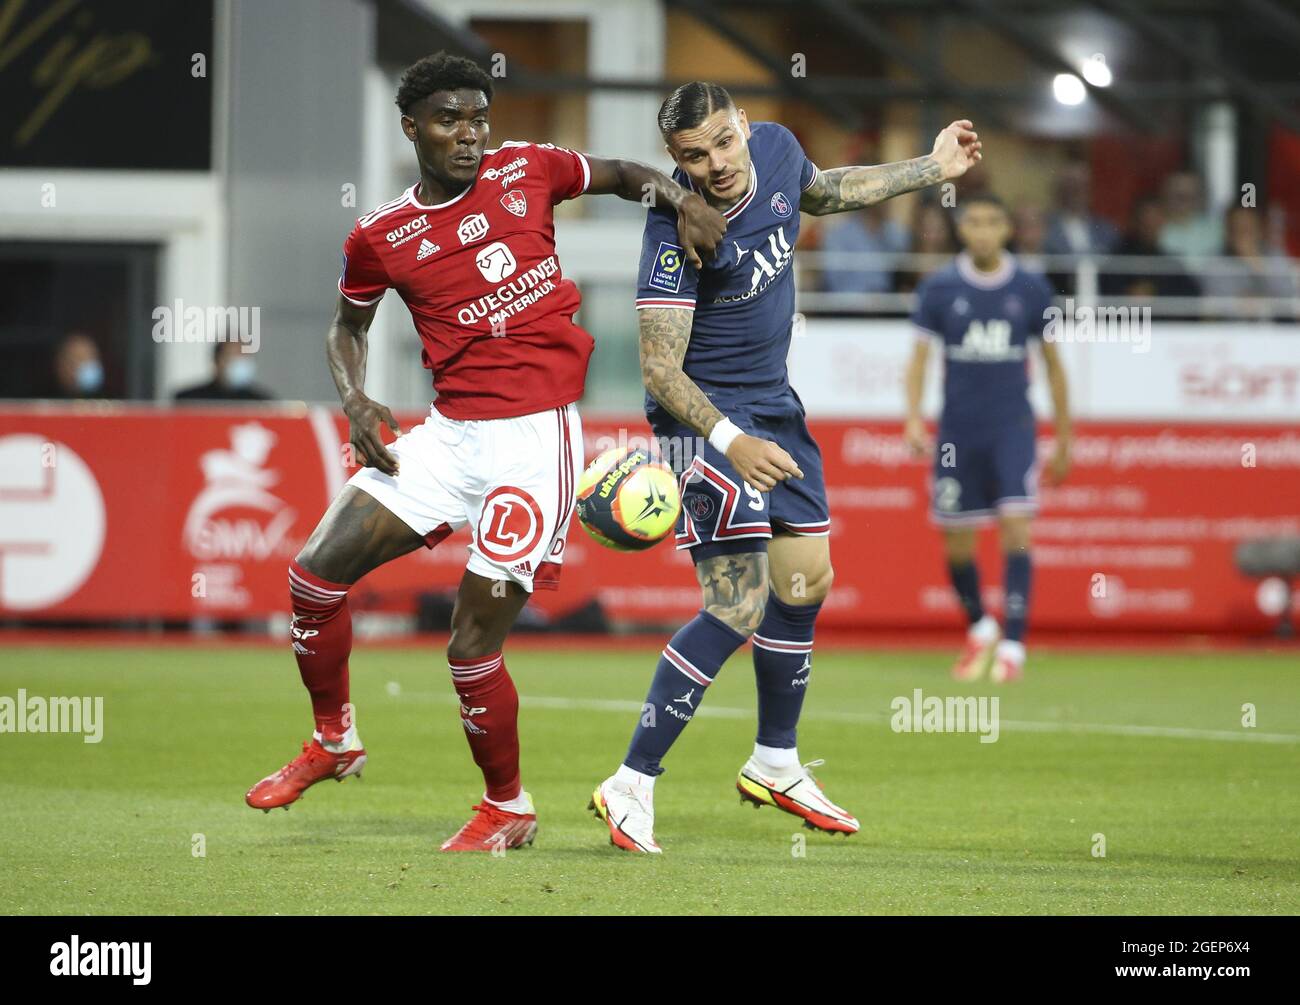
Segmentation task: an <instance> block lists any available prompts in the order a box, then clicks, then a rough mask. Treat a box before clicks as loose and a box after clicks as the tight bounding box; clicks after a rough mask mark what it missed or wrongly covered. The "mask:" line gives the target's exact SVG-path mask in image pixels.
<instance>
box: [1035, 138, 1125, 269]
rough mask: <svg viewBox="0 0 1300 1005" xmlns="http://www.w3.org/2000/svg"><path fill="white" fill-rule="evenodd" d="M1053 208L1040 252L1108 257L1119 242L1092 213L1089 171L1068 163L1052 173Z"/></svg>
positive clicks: (1084, 166)
mask: <svg viewBox="0 0 1300 1005" xmlns="http://www.w3.org/2000/svg"><path fill="white" fill-rule="evenodd" d="M1054 194H1055V200H1056V204H1055V208H1054V209H1053V210H1052V213H1051V215H1050V217H1049V218H1048V222H1047V237H1046V241H1045V243H1044V246H1043V250H1044V252H1045V253H1046V254H1049V255H1108V254H1110V253H1111V252H1112V251H1113V250H1114V249H1115V245H1116V244H1118V243H1119V232H1118V231H1117V230H1116V229H1115V226H1114V225H1113V224H1112V223H1111V222H1110V221H1109V220H1106V219H1103V218H1102V217H1100V216H1095V215H1094V214H1093V212H1092V170H1091V169H1090V168H1089V167H1088V165H1087V164H1086V163H1084V162H1083V161H1070V162H1069V163H1068V164H1066V165H1065V166H1064V167H1062V168H1061V169H1060V170H1059V171H1058V172H1057V173H1056V184H1055V186H1054Z"/></svg>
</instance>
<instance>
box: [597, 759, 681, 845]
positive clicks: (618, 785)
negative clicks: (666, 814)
mask: <svg viewBox="0 0 1300 1005" xmlns="http://www.w3.org/2000/svg"><path fill="white" fill-rule="evenodd" d="M587 809H589V810H593V811H595V815H596V816H597V817H598V818H599V819H601V820H603V821H605V823H606V824H607V825H608V826H609V841H610V844H613V845H616V846H617V847H619V848H622V849H624V850H625V851H631V852H644V853H648V854H651V855H659V854H661V853H662V852H663V849H662V848H660V847H659V844H658V842H656V841H655V834H654V829H655V807H654V789H653V788H652V787H651V786H649V785H638V784H636V783H635V782H626V781H623V780H622V779H620V778H619V777H618V776H617V775H611V776H610V777H609V778H606V779H605V780H604V781H603V782H601V783H600V784H599V785H598V786H596V791H595V792H593V793H592V794H591V801H590V802H589V803H587Z"/></svg>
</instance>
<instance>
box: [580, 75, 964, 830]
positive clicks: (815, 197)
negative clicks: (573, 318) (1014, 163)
mask: <svg viewBox="0 0 1300 1005" xmlns="http://www.w3.org/2000/svg"><path fill="white" fill-rule="evenodd" d="M658 124H659V131H660V133H661V134H662V135H663V137H664V141H665V143H666V144H667V149H668V153H669V154H670V155H671V156H672V158H673V160H674V162H675V163H676V164H677V170H676V172H675V173H674V175H673V177H674V179H675V180H676V181H678V182H680V183H681V184H682V185H683V186H686V187H688V188H690V189H692V190H693V191H696V192H698V193H700V194H701V195H702V196H703V197H704V199H705V200H706V201H707V202H708V203H709V204H710V205H712V206H714V207H715V208H717V209H719V210H721V211H722V215H723V217H724V218H725V219H726V221H727V232H726V235H725V238H724V240H723V242H722V245H721V246H720V248H719V249H718V251H717V252H716V254H715V255H714V256H713V257H711V258H708V259H707V260H705V261H701V260H700V256H698V255H690V254H688V253H687V252H686V251H685V249H683V247H682V246H681V244H680V242H679V241H678V239H677V237H676V236H675V226H674V224H673V216H672V213H671V211H670V210H669V209H668V208H667V207H654V208H651V209H650V211H649V213H648V214H647V219H646V226H645V233H644V237H643V240H642V251H641V263H640V275H639V289H638V294H637V302H636V306H637V311H638V320H639V325H640V334H641V371H642V378H643V381H644V383H645V386H646V391H647V396H646V415H647V418H648V419H649V421H650V425H651V428H652V429H653V431H654V434H655V436H656V437H657V438H658V439H659V441H660V443H661V444H662V445H663V446H664V452H665V457H666V459H668V460H669V461H670V462H671V463H672V464H673V466H674V469H675V470H676V471H677V473H678V475H679V477H680V478H681V485H682V517H681V520H680V523H679V524H678V528H677V546H678V548H682V549H687V550H689V551H690V553H691V558H692V559H693V561H694V562H695V574H696V578H697V579H698V581H699V584H700V588H701V590H702V591H703V609H702V610H701V611H700V612H699V613H698V614H697V615H696V617H695V618H694V619H692V620H691V621H690V622H689V623H688V624H687V625H685V626H683V627H682V628H681V630H680V631H678V632H677V634H676V635H674V636H673V638H672V640H671V641H670V642H669V643H668V645H667V646H666V647H665V648H664V650H663V653H662V654H661V656H660V658H659V663H658V666H657V668H656V670H655V673H654V678H653V680H652V682H651V684H650V692H649V695H648V697H647V698H646V703H645V708H644V711H643V713H642V715H641V718H640V721H639V723H638V725H637V727H636V729H635V731H634V733H633V736H632V742H631V745H630V747H629V749H628V753H627V756H626V757H625V758H624V760H623V764H622V765H621V766H620V767H619V769H618V771H617V772H616V773H615V774H614V775H612V776H611V777H610V778H608V779H606V780H605V781H604V782H602V783H601V784H600V785H599V786H598V787H597V789H596V791H595V792H594V793H593V795H592V800H591V808H592V809H593V810H595V811H596V814H597V815H598V816H599V817H600V818H601V819H602V820H604V821H605V823H606V824H607V825H608V827H609V833H610V838H611V840H612V841H613V843H614V844H615V845H617V846H618V847H620V848H624V849H627V850H628V851H634V852H658V851H660V848H659V845H658V844H657V842H656V841H655V838H654V807H653V792H654V783H655V778H656V777H657V776H658V775H659V774H660V773H661V772H662V770H663V769H662V767H661V766H660V762H661V761H662V759H663V757H664V755H665V754H667V752H668V749H669V748H670V747H671V746H672V744H673V742H674V741H675V740H676V739H677V737H678V736H679V735H680V734H681V732H682V730H683V729H684V728H685V726H686V724H687V723H688V722H690V721H691V719H692V717H693V716H694V714H695V710H696V709H697V708H698V707H699V703H700V701H701V700H702V699H703V697H704V694H705V692H706V690H707V689H708V686H709V684H710V683H712V681H713V679H714V677H715V676H716V674H717V673H718V671H719V669H720V668H721V667H722V664H723V663H724V662H725V661H726V660H727V658H728V657H729V656H730V655H731V654H732V653H733V652H735V651H736V650H737V649H738V648H740V646H741V645H743V644H744V643H745V641H746V640H748V639H749V638H751V637H752V638H753V640H754V670H755V674H756V675H757V683H758V735H757V741H756V743H755V746H754V751H753V755H752V756H751V757H750V758H749V759H748V761H747V762H746V763H745V765H744V766H743V767H742V768H741V771H740V775H739V777H738V779H737V782H736V786H737V788H738V789H739V790H740V793H741V797H742V799H748V800H750V801H752V802H754V803H755V805H769V806H777V807H779V808H781V809H783V810H785V811H787V812H789V813H792V814H794V815H796V816H798V817H800V818H802V819H803V820H804V822H805V823H806V824H807V825H808V826H811V827H816V828H820V829H822V830H827V831H832V832H837V833H853V832H854V831H856V830H857V829H858V822H857V820H855V819H854V818H853V816H852V815H851V814H850V813H848V812H846V811H845V810H843V809H841V808H840V807H838V806H836V805H835V804H834V803H832V802H831V801H830V800H829V799H827V798H826V796H825V794H824V793H823V792H822V790H821V787H820V785H819V784H818V783H817V781H816V780H815V779H814V778H813V777H812V775H811V774H810V773H809V771H808V768H807V766H804V765H802V764H801V763H800V759H799V754H798V750H797V748H796V745H795V728H796V725H797V723H798V721H799V712H800V708H801V707H802V704H803V698H804V695H805V693H806V692H807V688H808V678H809V674H810V671H811V667H812V649H813V624H814V622H815V620H816V618H817V612H818V610H819V609H820V607H821V604H822V602H823V601H824V600H825V598H826V595H827V593H828V591H829V590H830V586H831V561H830V547H829V533H830V510H829V508H828V506H827V502H826V487H825V485H824V483H823V480H822V463H821V453H820V451H819V450H818V448H817V444H816V443H815V442H814V441H813V439H812V437H811V436H810V435H809V433H808V428H807V426H806V425H805V423H804V408H803V404H802V403H801V402H800V400H799V396H798V395H797V394H795V392H794V390H793V389H792V388H791V387H790V384H789V381H788V379H787V374H786V356H787V354H788V352H789V349H790V336H791V327H792V324H793V321H794V315H795V310H794V270H793V266H792V261H791V259H792V255H793V250H794V246H795V244H796V242H797V241H798V239H799V213H800V211H802V212H805V213H811V214H813V215H817V216H820V215H824V214H827V213H841V212H847V211H850V210H857V209H861V208H862V207H864V206H869V205H871V204H873V203H877V202H880V201H882V200H884V199H888V198H890V197H891V196H894V195H898V194H899V193H902V192H910V191H914V190H915V189H919V188H923V187H925V186H928V185H934V184H936V183H938V182H941V181H943V180H945V179H948V178H956V177H959V176H960V175H962V174H964V173H965V172H966V170H967V169H968V168H969V167H970V166H971V165H972V164H974V163H975V162H976V161H978V160H979V159H980V143H979V139H978V137H977V136H976V134H975V133H974V131H973V130H972V128H971V124H970V122H967V121H965V120H962V121H959V122H954V123H952V124H951V125H950V126H948V128H946V129H944V130H943V132H941V133H940V134H939V136H938V138H937V139H936V140H935V144H934V149H933V151H932V152H931V153H929V154H927V155H926V156H923V157H917V158H915V159H913V160H908V161H901V162H898V163H895V164H882V165H877V166H875V167H841V168H834V169H832V170H827V171H819V170H818V169H817V167H816V165H814V164H813V163H812V161H810V160H809V159H808V158H807V156H805V154H804V152H803V149H802V148H801V147H800V146H799V142H798V141H797V140H796V139H795V137H794V135H793V134H792V133H791V132H790V131H789V130H788V129H786V128H785V127H784V126H782V125H779V124H777V123H775V122H756V123H752V124H751V123H750V122H749V120H748V118H747V117H746V115H745V112H744V110H743V109H739V108H737V107H736V105H735V103H734V102H733V101H732V100H731V96H730V95H729V94H727V92H726V90H725V89H723V88H722V87H719V86H718V85H717V84H710V83H702V82H698V81H697V82H694V83H690V84H684V85H683V86H681V87H679V88H678V89H677V90H676V91H674V92H673V93H672V94H671V95H670V96H669V97H668V99H667V100H666V101H665V102H664V103H663V106H662V107H661V108H660V110H659V122H658Z"/></svg>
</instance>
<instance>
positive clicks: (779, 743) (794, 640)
mask: <svg viewBox="0 0 1300 1005" xmlns="http://www.w3.org/2000/svg"><path fill="white" fill-rule="evenodd" d="M821 609H822V605H821V604H806V605H803V606H795V605H794V604H787V603H784V602H782V601H781V600H778V599H777V596H776V594H775V593H772V594H769V595H768V598H767V609H766V610H765V611H764V612H763V621H762V623H761V624H760V625H759V626H758V630H757V631H756V632H754V677H755V678H756V679H757V682H758V737H757V742H758V743H761V744H762V745H763V746H764V747H780V748H783V749H786V750H789V749H791V748H793V747H794V746H795V727H796V726H798V724H799V710H800V709H801V708H803V696H804V695H805V694H807V693H808V680H809V678H811V677H812V650H813V622H815V621H816V620H817V612H818V611H820V610H821Z"/></svg>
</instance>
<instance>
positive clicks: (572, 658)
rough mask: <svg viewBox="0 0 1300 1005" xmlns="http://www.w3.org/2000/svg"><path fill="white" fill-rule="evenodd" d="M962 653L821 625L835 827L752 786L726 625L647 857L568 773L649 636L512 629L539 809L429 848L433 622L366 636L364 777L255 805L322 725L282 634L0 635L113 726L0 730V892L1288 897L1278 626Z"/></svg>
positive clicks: (45, 680)
mask: <svg viewBox="0 0 1300 1005" xmlns="http://www.w3.org/2000/svg"><path fill="white" fill-rule="evenodd" d="M951 655H952V654H951V653H949V652H941V651H926V652H897V651H889V652H873V651H865V650H864V651H861V652H833V651H826V652H821V653H819V654H818V655H817V657H816V667H815V670H814V674H813V681H812V685H811V689H810V693H809V696H808V700H807V704H806V706H805V715H804V721H803V723H802V726H801V732H800V753H801V754H802V755H803V756H804V758H805V759H811V758H815V757H816V758H825V760H826V764H825V765H824V767H822V768H820V769H818V774H819V777H820V778H821V780H822V782H823V783H824V784H825V786H826V789H827V792H828V794H829V795H830V796H831V797H832V798H833V799H835V800H836V801H837V802H839V803H840V804H842V805H844V806H846V807H847V808H849V809H850V810H852V811H854V812H855V813H856V814H857V816H858V817H859V819H860V820H861V821H862V824H863V827H862V831H861V832H860V833H859V834H857V835H855V836H854V837H852V838H847V839H846V838H843V837H832V836H829V835H823V834H816V833H811V832H808V831H805V830H801V829H800V828H799V827H798V826H797V823H798V822H797V821H796V820H795V819H794V818H793V817H790V816H787V815H786V814H784V813H781V812H779V811H777V810H775V809H770V808H764V809H762V810H760V811H757V812H756V811H754V810H753V809H751V808H750V807H748V806H742V805H741V804H740V802H739V798H738V796H737V794H736V791H735V788H734V782H735V776H736V772H737V770H738V769H739V767H740V765H741V764H742V763H743V761H744V760H745V757H746V756H747V754H748V752H749V750H750V746H751V744H752V742H753V729H754V719H753V707H754V683H753V673H752V670H751V665H750V656H749V653H748V650H742V651H741V652H740V653H739V654H737V656H735V657H734V658H733V659H732V660H731V662H730V663H729V664H728V665H727V666H726V667H725V668H724V669H723V671H722V674H721V675H720V677H719V680H718V682H717V683H716V684H715V685H714V687H713V688H712V689H711V690H710V693H709V695H708V698H707V700H706V701H705V702H704V703H703V706H702V711H701V714H700V715H698V716H697V720H696V721H695V722H694V723H692V724H691V726H690V728H689V729H688V730H687V731H686V733H685V734H684V736H683V738H682V740H681V742H680V743H679V744H678V745H677V747H676V748H675V749H674V750H673V752H672V754H671V755H670V756H669V758H668V760H667V762H666V766H667V769H668V770H667V772H666V774H665V775H664V776H663V777H662V778H661V780H660V782H659V786H658V791H657V797H656V804H657V813H658V821H657V827H656V831H657V836H658V838H659V841H660V843H661V844H662V845H663V846H664V848H665V854H664V855H663V856H661V857H657V858H648V857H644V856H642V857H633V856H630V855H627V854H625V853H622V852H619V851H617V850H616V849H614V848H613V847H611V846H610V844H609V841H608V836H607V834H606V832H605V830H604V828H603V825H601V824H599V823H598V822H597V821H596V820H594V819H593V818H592V817H591V815H590V814H589V813H588V811H587V810H586V805H587V799H588V797H589V794H590V792H591V789H592V787H593V786H594V785H595V783H597V782H598V781H600V780H601V779H602V778H604V777H605V776H606V775H608V774H609V773H610V772H611V771H613V769H614V768H615V767H616V766H617V764H618V763H619V761H620V759H621V757H622V754H623V752H624V750H625V747H626V744H627V740H628V737H629V735H630V732H631V728H632V725H633V722H634V720H635V717H636V716H637V714H638V710H639V707H640V701H641V698H642V696H643V694H644V691H645V686H646V684H647V682H648V679H649V674H650V672H651V668H652V667H653V665H654V660H655V656H656V654H655V653H654V652H653V648H652V647H647V651H646V652H644V653H640V652H638V651H629V650H627V649H621V650H620V649H610V648H602V647H601V645H600V644H599V643H593V644H592V645H591V647H589V648H583V649H573V650H565V651H558V650H554V651H546V650H541V649H538V650H531V651H530V650H529V649H527V648H526V647H524V646H523V645H522V644H520V645H516V646H514V647H513V648H510V647H508V648H507V661H508V664H509V667H510V671H511V673H512V675H513V676H514V678H515V680H516V682H517V684H518V686H519V690H520V692H521V694H522V695H523V709H522V712H521V734H522V743H523V772H524V783H525V785H526V787H527V788H528V789H529V790H530V791H531V792H532V794H533V796H534V799H535V800H536V803H537V806H538V811H539V821H540V830H539V832H538V837H537V843H536V844H535V846H533V847H532V848H528V849H522V850H520V851H514V852H510V853H508V854H506V855H504V856H500V857H494V856H489V855H458V856H455V855H443V854H440V853H439V852H438V850H437V848H438V844H439V843H440V842H441V841H442V840H443V839H444V838H445V837H446V836H447V835H449V834H450V833H452V832H453V831H454V830H455V829H456V828H457V827H459V826H460V825H461V824H462V823H463V822H464V821H465V820H466V819H467V818H468V812H469V808H470V805H471V804H472V803H473V802H475V801H476V800H477V798H478V796H479V795H480V794H481V779H480V778H479V777H478V774H477V771H476V769H475V768H474V765H473V762H472V761H471V760H470V757H469V751H468V748H467V745H466V743H465V739H464V736H463V733H462V728H461V725H460V720H459V717H458V715H457V713H456V701H455V698H454V696H453V694H452V691H451V686H450V683H449V681H448V679H447V674H446V670H445V666H444V664H443V661H442V656H441V653H439V652H436V651H432V650H431V651H427V652H424V651H418V650H413V649H383V648H374V647H372V648H368V647H367V646H366V645H365V643H364V642H361V643H359V644H358V648H357V652H356V654H355V656H354V660H353V668H352V694H353V700H354V702H355V703H356V705H357V708H358V720H357V721H358V725H359V727H360V729H361V734H362V736H363V738H364V740H365V743H366V747H367V749H368V752H369V755H370V763H369V765H368V766H367V768H366V772H365V778H364V780H362V781H360V782H358V781H356V780H349V781H347V782H345V783H344V784H341V785H340V784H336V783H332V782H324V783H321V784H320V785H318V786H316V787H315V788H313V789H311V790H310V791H309V792H308V793H307V795H306V796H305V797H304V798H303V799H302V800H301V801H300V802H299V803H297V804H295V805H294V806H293V807H292V809H291V810H290V811H289V812H287V813H286V812H284V811H281V810H276V811H274V812H272V813H270V814H264V813H260V812H256V811H254V810H250V809H248V808H247V807H246V806H245V805H244V804H243V794H244V791H245V790H246V789H247V788H248V786H249V785H250V784H252V783H253V782H254V781H256V780H257V779H259V778H261V777H262V776H263V775H265V774H267V773H269V772H270V771H272V770H274V769H275V768H277V767H279V766H280V765H281V764H282V763H283V762H284V761H286V760H287V759H288V758H289V757H291V756H293V755H294V754H296V753H297V752H298V744H299V742H300V741H301V740H302V739H303V738H304V737H305V736H307V735H308V734H309V732H310V726H311V720H310V714H309V713H310V706H309V705H308V702H307V698H306V695H305V693H304V692H303V691H302V688H301V685H300V684H299V682H298V675H297V671H296V668H295V667H294V663H293V659H292V656H291V655H290V653H289V652H288V650H287V648H285V647H280V646H276V647H270V646H268V647H265V648H257V647H253V648H250V647H240V648H235V647H229V648H222V647H220V646H219V645H214V646H213V647H212V648H210V649H195V648H168V647H156V648H155V647H151V648H139V649H135V648H131V649H126V648H102V649H101V648H88V647H87V648H79V647H69V648H56V649H38V648H27V647H10V648H8V649H7V651H6V652H5V654H4V658H3V660H2V661H0V695H7V696H10V697H13V696H16V694H17V691H18V689H19V688H25V689H26V690H27V692H28V694H29V695H44V696H51V695H92V696H93V695H102V696H103V697H104V721H105V726H104V737H103V740H102V742H101V743H99V744H97V745H95V744H86V743H83V742H82V738H81V737H80V736H76V735H53V734H52V735H33V734H10V733H5V734H0V805H3V807H4V824H5V825H4V827H3V828H0V867H2V873H3V882H0V912H3V913H6V914H38V913H53V914H80V913H128V914H133V913H180V914H189V913H200V914H247V913H253V914H264V913H282V914H290V913H293V914H299V913H303V914H315V913H325V914H349V913H381V914H399V913H432V914H443V913H473V914H511V913H557V914H559V913H597V914H631V915H641V914H687V913H697V912H702V913H729V914H730V913H735V914H823V913H889V914H913V913H943V914H947V913H955V914H968V913H978V914H1009V913H1068V914H1092V913H1103V914H1115V913H1118V914H1128V913H1134V914H1140V913H1157V914H1162V913H1183V912H1188V913H1215V914H1217V913H1224V914H1233V913H1247V914H1275V913H1278V914H1295V913H1297V912H1300V862H1298V859H1300V700H1298V698H1297V695H1298V694H1300V688H1297V675H1296V669H1297V668H1296V660H1295V655H1294V654H1289V655H1286V654H1273V655H1269V654H1247V653H1240V652H1235V653H1208V652H1197V653H1168V652H1167V653H1147V652H1144V653H1129V654H1116V653H1103V652H1062V651H1048V650H1039V651H1036V652H1034V653H1033V654H1032V655H1031V663H1030V667H1029V675H1028V677H1027V679H1026V680H1025V681H1024V682H1022V683H1021V684H1019V685H1016V686H1012V687H1009V688H1004V689H1000V690H999V689H995V688H993V687H992V686H990V685H975V686H969V685H957V684H954V683H952V682H951V681H950V680H949V679H948V677H947V667H948V665H949V662H950V659H951ZM917 687H920V688H922V689H923V691H924V693H925V694H927V695H939V696H946V695H953V694H962V693H976V694H989V695H992V694H997V695H999V696H1000V698H1001V706H1000V716H1001V723H1002V725H1001V734H1000V737H999V739H998V741H997V742H996V743H989V744H981V743H979V742H978V737H977V736H976V735H973V734H958V735H953V734H906V733H896V732H894V731H893V730H891V728H890V725H889V717H890V703H891V701H892V700H893V699H894V698H895V697H896V696H902V695H911V694H912V691H913V689H914V688H917ZM1246 703H1250V704H1252V705H1253V706H1254V708H1255V714H1256V717H1257V718H1256V725H1255V726H1254V727H1245V726H1243V725H1242V715H1243V713H1242V706H1243V704H1246ZM196 835H201V836H202V838H201V842H202V845H203V847H202V850H203V852H204V854H203V855H201V856H197V855H195V854H194V852H195V849H196V847H197V845H196V842H198V841H200V839H199V838H198V837H196ZM1094 835H1104V841H1105V857H1099V856H1097V855H1094V849H1097V848H1098V847H1099V844H1098V842H1097V841H1096V840H1095V838H1094Z"/></svg>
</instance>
